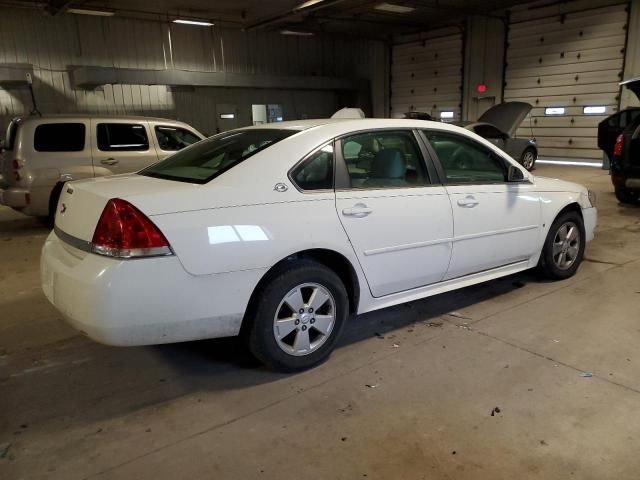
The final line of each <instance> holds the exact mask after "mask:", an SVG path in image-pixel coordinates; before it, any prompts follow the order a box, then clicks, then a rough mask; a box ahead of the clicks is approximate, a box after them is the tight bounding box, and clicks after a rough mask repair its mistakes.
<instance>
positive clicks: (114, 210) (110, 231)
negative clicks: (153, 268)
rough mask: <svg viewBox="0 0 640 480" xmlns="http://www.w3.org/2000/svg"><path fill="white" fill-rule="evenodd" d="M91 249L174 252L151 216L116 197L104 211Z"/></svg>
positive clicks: (122, 254) (119, 253)
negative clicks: (150, 218)
mask: <svg viewBox="0 0 640 480" xmlns="http://www.w3.org/2000/svg"><path fill="white" fill-rule="evenodd" d="M91 250H92V251H93V252H94V253H98V254H100V255H106V256H109V257H117V258H135V257H155V256H160V255H173V252H172V250H171V247H170V246H169V242H168V241H167V239H166V238H165V237H164V235H163V234H162V232H161V231H160V229H159V228H158V227H157V226H155V225H154V223H153V222H152V221H151V220H149V219H148V218H147V216H146V215H145V214H144V213H142V212H141V211H140V210H138V209H137V208H136V207H134V206H133V205H131V204H130V203H129V202H127V201H125V200H122V199H120V198H112V199H111V200H109V202H107V205H106V206H105V207H104V210H103V211H102V215H100V220H98V225H96V230H95V232H94V233H93V240H92V241H91Z"/></svg>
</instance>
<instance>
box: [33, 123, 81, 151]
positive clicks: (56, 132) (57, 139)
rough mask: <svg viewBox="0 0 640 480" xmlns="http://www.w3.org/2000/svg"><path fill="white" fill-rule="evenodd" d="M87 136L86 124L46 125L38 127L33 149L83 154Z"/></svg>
mask: <svg viewBox="0 0 640 480" xmlns="http://www.w3.org/2000/svg"><path fill="white" fill-rule="evenodd" d="M85 134H86V127H85V125H84V123H45V124H42V125H38V126H37V127H36V131H35V134H34V136H33V148H34V149H35V150H36V151H38V152H81V151H82V150H84V141H85Z"/></svg>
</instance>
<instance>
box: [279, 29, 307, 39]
mask: <svg viewBox="0 0 640 480" xmlns="http://www.w3.org/2000/svg"><path fill="white" fill-rule="evenodd" d="M280 33H281V34H282V35H297V36H298V37H313V35H314V33H312V32H298V31H296V30H280Z"/></svg>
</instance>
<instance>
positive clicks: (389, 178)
mask: <svg viewBox="0 0 640 480" xmlns="http://www.w3.org/2000/svg"><path fill="white" fill-rule="evenodd" d="M342 156H343V158H344V161H345V163H346V166H347V170H348V172H349V177H350V179H351V188H401V187H416V186H422V185H426V184H428V180H427V176H426V175H425V172H424V166H423V163H422V156H421V155H420V150H419V148H418V145H417V143H416V140H415V137H414V135H413V132H411V131H386V130H383V131H374V132H367V133H361V134H357V135H353V136H350V137H347V138H345V139H343V141H342Z"/></svg>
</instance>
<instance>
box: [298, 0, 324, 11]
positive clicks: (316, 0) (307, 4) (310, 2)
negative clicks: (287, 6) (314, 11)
mask: <svg viewBox="0 0 640 480" xmlns="http://www.w3.org/2000/svg"><path fill="white" fill-rule="evenodd" d="M321 2H324V0H307V1H306V2H303V3H301V4H300V5H298V6H297V7H296V8H294V10H302V9H304V8H309V7H313V6H314V5H317V4H318V3H321Z"/></svg>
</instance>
